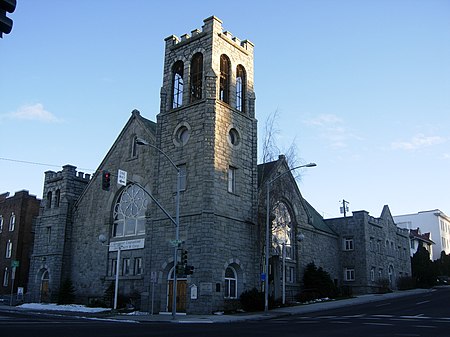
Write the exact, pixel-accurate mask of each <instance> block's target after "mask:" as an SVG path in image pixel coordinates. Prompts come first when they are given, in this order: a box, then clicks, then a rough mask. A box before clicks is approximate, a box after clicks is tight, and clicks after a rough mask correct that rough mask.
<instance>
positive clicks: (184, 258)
mask: <svg viewBox="0 0 450 337" xmlns="http://www.w3.org/2000/svg"><path fill="white" fill-rule="evenodd" d="M187 259H188V255H187V250H184V249H183V250H182V251H181V265H183V266H187Z"/></svg>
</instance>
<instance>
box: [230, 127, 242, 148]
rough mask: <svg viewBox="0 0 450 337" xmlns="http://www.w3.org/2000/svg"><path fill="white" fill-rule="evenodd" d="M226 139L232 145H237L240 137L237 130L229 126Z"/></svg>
mask: <svg viewBox="0 0 450 337" xmlns="http://www.w3.org/2000/svg"><path fill="white" fill-rule="evenodd" d="M228 141H229V142H230V144H231V145H233V146H237V145H239V143H240V141H241V137H240V136H239V132H238V130H236V129H235V128H231V129H230V131H228Z"/></svg>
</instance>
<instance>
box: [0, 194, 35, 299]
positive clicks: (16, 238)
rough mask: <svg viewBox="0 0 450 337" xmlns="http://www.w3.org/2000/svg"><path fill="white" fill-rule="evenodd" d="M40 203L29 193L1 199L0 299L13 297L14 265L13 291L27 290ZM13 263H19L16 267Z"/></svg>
mask: <svg viewBox="0 0 450 337" xmlns="http://www.w3.org/2000/svg"><path fill="white" fill-rule="evenodd" d="M39 205H40V200H39V199H37V198H36V196H34V195H30V194H29V193H28V191H25V190H23V191H19V192H16V193H15V194H14V195H13V196H11V197H10V196H9V193H3V194H1V195H0V271H1V274H0V275H1V286H0V295H9V294H11V286H12V278H13V268H12V267H13V264H16V265H17V263H18V266H17V267H15V272H14V289H13V292H14V293H15V294H17V288H18V287H21V288H24V290H25V291H26V289H27V283H28V270H29V266H30V254H31V250H32V248H33V221H34V219H35V217H36V216H37V215H38V213H39ZM13 261H16V262H14V263H13Z"/></svg>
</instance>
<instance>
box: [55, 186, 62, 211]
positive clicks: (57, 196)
mask: <svg viewBox="0 0 450 337" xmlns="http://www.w3.org/2000/svg"><path fill="white" fill-rule="evenodd" d="M60 201H61V191H60V190H59V189H58V190H56V192H55V207H59V202H60Z"/></svg>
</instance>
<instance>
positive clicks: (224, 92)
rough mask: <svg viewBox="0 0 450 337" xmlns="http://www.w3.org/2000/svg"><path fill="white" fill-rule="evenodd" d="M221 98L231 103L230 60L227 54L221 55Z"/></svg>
mask: <svg viewBox="0 0 450 337" xmlns="http://www.w3.org/2000/svg"><path fill="white" fill-rule="evenodd" d="M219 99H220V100H221V101H223V102H225V103H230V60H229V59H228V57H227V56H226V55H221V56H220V88H219Z"/></svg>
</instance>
